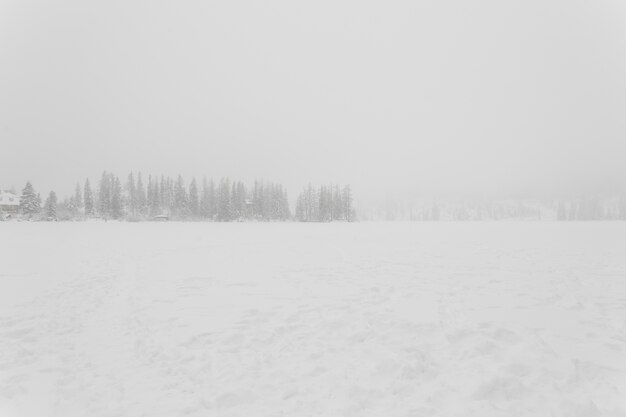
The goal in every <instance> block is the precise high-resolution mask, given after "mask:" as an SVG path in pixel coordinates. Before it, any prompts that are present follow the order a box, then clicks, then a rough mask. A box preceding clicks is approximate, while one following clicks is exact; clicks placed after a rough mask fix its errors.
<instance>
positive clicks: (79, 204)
mask: <svg viewBox="0 0 626 417" xmlns="http://www.w3.org/2000/svg"><path fill="white" fill-rule="evenodd" d="M74 204H75V205H76V209H78V210H81V209H82V208H83V207H84V201H83V193H82V191H81V189H80V184H78V183H77V184H76V189H75V190H74Z"/></svg>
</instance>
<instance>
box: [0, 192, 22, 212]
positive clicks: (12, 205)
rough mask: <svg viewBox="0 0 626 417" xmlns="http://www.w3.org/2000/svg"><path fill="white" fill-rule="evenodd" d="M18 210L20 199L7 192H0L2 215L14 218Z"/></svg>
mask: <svg viewBox="0 0 626 417" xmlns="http://www.w3.org/2000/svg"><path fill="white" fill-rule="evenodd" d="M19 208H20V198H19V197H18V196H16V195H15V194H13V193H10V192H8V191H2V190H0V211H1V212H3V213H4V215H5V216H6V215H11V216H14V215H16V214H17V210H18V209H19Z"/></svg>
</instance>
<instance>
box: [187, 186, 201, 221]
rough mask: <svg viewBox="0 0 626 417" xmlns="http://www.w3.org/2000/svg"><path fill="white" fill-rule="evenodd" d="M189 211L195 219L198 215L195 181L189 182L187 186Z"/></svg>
mask: <svg viewBox="0 0 626 417" xmlns="http://www.w3.org/2000/svg"><path fill="white" fill-rule="evenodd" d="M189 211H190V212H191V215H192V216H193V217H194V218H197V217H198V215H199V214H200V198H199V196H198V185H197V184H196V179H195V178H193V179H192V180H191V184H189Z"/></svg>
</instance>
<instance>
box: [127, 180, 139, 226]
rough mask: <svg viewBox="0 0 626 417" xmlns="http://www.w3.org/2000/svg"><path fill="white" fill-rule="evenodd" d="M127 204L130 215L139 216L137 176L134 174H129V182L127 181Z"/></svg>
mask: <svg viewBox="0 0 626 417" xmlns="http://www.w3.org/2000/svg"><path fill="white" fill-rule="evenodd" d="M126 202H127V203H126V204H127V207H128V211H129V214H130V215H132V216H135V215H137V190H136V186H135V176H134V175H133V173H132V172H131V173H130V174H128V180H127V181H126Z"/></svg>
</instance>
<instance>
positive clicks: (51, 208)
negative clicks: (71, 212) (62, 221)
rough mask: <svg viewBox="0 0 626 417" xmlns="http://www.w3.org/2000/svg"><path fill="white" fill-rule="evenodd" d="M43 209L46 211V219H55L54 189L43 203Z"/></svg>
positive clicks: (55, 201)
mask: <svg viewBox="0 0 626 417" xmlns="http://www.w3.org/2000/svg"><path fill="white" fill-rule="evenodd" d="M44 211H45V213H46V220H56V219H57V195H56V193H55V192H54V191H50V194H49V195H48V198H47V199H46V203H45V205H44Z"/></svg>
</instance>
